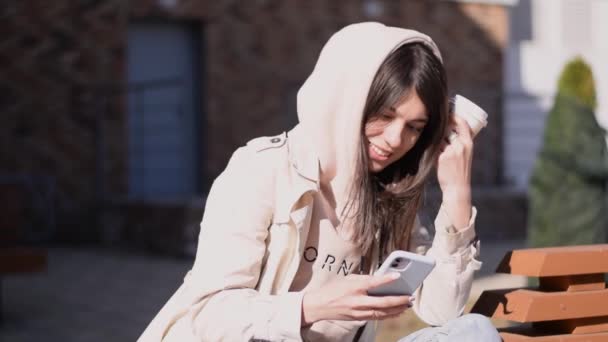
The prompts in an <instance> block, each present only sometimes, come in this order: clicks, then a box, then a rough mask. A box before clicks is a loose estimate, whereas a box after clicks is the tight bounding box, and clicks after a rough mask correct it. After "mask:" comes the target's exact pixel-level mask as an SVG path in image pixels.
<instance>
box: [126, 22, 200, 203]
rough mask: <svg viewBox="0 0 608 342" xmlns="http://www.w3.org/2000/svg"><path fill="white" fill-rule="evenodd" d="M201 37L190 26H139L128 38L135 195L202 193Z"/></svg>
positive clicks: (131, 169) (131, 167)
mask: <svg viewBox="0 0 608 342" xmlns="http://www.w3.org/2000/svg"><path fill="white" fill-rule="evenodd" d="M197 37H198V35H197V34H196V33H195V32H194V31H192V30H191V29H190V27H189V26H186V25H184V26H182V25H180V24H171V23H133V24H131V25H130V27H129V35H128V84H129V85H128V88H129V90H128V106H129V116H128V134H129V139H128V140H129V146H128V149H129V151H128V152H129V194H130V197H131V198H140V199H179V198H188V197H192V196H194V195H196V194H198V193H199V188H200V187H199V179H200V178H201V177H200V176H199V172H198V171H199V170H200V167H201V165H200V163H199V157H198V156H199V155H200V153H199V151H200V143H199V142H200V141H201V139H200V136H199V133H200V122H201V121H202V120H201V118H200V115H201V114H200V105H199V103H198V102H199V101H200V96H199V94H200V87H198V84H199V79H198V78H199V77H200V74H199V73H198V70H200V68H198V65H197V63H199V61H200V56H198V49H197V46H198V45H197V44H198V40H197Z"/></svg>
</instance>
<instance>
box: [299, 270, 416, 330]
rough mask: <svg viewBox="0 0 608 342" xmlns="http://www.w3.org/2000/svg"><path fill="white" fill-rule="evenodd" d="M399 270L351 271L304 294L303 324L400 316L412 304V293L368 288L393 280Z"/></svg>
mask: <svg viewBox="0 0 608 342" xmlns="http://www.w3.org/2000/svg"><path fill="white" fill-rule="evenodd" d="M398 277H399V274H396V273H395V274H386V275H383V276H370V275H359V274H351V275H349V276H347V277H345V278H342V279H337V280H334V281H332V282H329V283H327V284H325V285H324V286H321V287H320V288H318V289H315V290H311V291H308V292H306V293H305V294H304V298H303V301H302V326H306V325H310V324H312V323H314V322H317V321H321V320H344V321H366V320H383V319H387V318H392V317H396V316H399V315H400V314H401V313H403V312H404V311H405V310H407V309H408V308H410V307H411V303H412V301H413V300H414V298H413V297H410V296H370V295H368V294H367V291H368V290H370V289H372V288H375V287H378V286H380V285H383V284H386V283H390V282H391V281H394V280H395V279H397V278H398Z"/></svg>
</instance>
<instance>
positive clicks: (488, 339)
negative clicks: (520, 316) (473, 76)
mask: <svg viewBox="0 0 608 342" xmlns="http://www.w3.org/2000/svg"><path fill="white" fill-rule="evenodd" d="M501 341H502V339H501V338H500V336H499V335H498V331H497V330H496V328H495V327H494V325H492V322H490V320H489V319H488V318H487V317H485V316H482V315H479V314H468V315H463V316H461V317H458V318H456V319H453V320H451V321H449V322H447V323H446V324H445V325H442V326H440V327H430V328H424V329H420V330H418V331H416V332H414V333H412V334H410V335H408V336H406V337H404V338H402V339H400V340H399V341H398V342H501Z"/></svg>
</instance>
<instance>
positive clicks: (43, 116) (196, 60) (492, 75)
mask: <svg viewBox="0 0 608 342" xmlns="http://www.w3.org/2000/svg"><path fill="white" fill-rule="evenodd" d="M1 11H2V12H3V13H2V14H3V15H2V17H3V20H2V24H0V27H1V28H2V31H3V33H4V34H3V37H7V38H3V41H2V43H1V44H0V60H1V61H2V63H0V74H1V75H2V76H1V78H0V89H1V90H2V91H0V96H1V97H0V112H1V113H2V116H0V180H3V182H4V183H16V182H17V183H19V182H22V183H24V184H34V183H35V184H38V183H42V184H45V189H52V190H53V191H52V194H51V195H49V197H48V198H47V202H48V203H49V205H50V206H52V208H53V210H52V211H53V213H54V214H53V217H54V224H53V227H54V228H50V229H54V231H53V235H55V236H63V237H64V238H68V239H70V238H71V237H72V238H74V239H76V240H77V239H78V238H76V237H77V236H78V237H80V238H87V237H91V236H92V239H109V240H111V241H113V240H115V239H118V237H123V236H125V234H126V235H129V234H130V233H129V232H125V231H129V230H133V231H135V233H133V234H135V235H137V234H139V233H141V234H146V235H154V234H151V233H150V232H151V231H155V230H154V229H156V231H158V234H159V236H163V234H166V233H163V232H165V231H166V230H167V229H169V230H172V231H177V232H176V233H175V232H173V233H172V234H175V236H174V237H173V238H174V239H175V240H176V241H177V240H181V239H183V238H184V236H190V237H191V236H193V234H195V232H196V224H193V223H192V222H191V221H197V220H200V216H199V214H200V211H201V210H202V208H201V207H202V204H201V198H204V195H205V192H206V191H207V190H208V187H209V186H210V184H211V182H212V180H213V179H214V178H215V177H216V176H217V175H218V174H219V172H221V170H222V169H223V168H224V166H225V164H226V162H227V160H228V158H229V157H230V154H231V153H232V151H233V150H234V149H235V148H236V147H238V146H240V145H243V144H244V143H246V142H247V141H248V140H249V139H251V138H254V137H257V136H261V135H274V134H278V133H280V132H282V131H284V130H288V129H289V128H290V127H291V126H292V125H293V124H295V123H296V122H297V118H296V111H295V99H296V93H297V90H298V88H299V86H300V85H301V84H302V83H303V82H304V80H305V79H306V77H307V76H308V75H309V73H310V72H311V71H312V68H313V66H314V63H315V61H316V59H317V56H318V53H319V52H320V50H321V48H322V46H323V44H324V43H325V42H326V41H327V39H328V38H329V37H330V36H331V34H332V33H334V32H335V31H337V30H338V29H340V28H341V27H343V26H345V25H348V24H350V23H354V22H359V21H367V20H373V21H380V22H383V23H385V24H388V25H395V26H402V27H408V28H413V29H417V30H420V31H422V32H424V33H426V34H428V35H430V36H431V37H433V38H434V39H435V41H436V42H437V44H438V45H439V47H440V49H441V50H442V53H443V56H444V61H445V66H446V68H447V71H448V78H449V85H450V90H451V92H452V93H453V94H455V93H460V94H463V95H465V96H467V97H469V98H471V99H472V100H474V101H475V102H477V103H479V104H480V105H482V107H484V108H485V109H486V110H487V111H488V112H489V115H490V119H489V126H488V127H487V128H486V129H485V130H484V131H483V133H481V134H480V136H479V137H478V138H477V139H478V140H477V144H476V149H475V164H474V184H475V186H476V187H477V188H487V187H499V186H501V185H502V184H504V174H503V169H504V168H503V144H502V141H503V140H502V138H503V135H502V134H503V133H502V132H503V115H502V109H503V98H502V97H503V92H502V85H503V54H504V52H505V50H506V49H507V45H508V42H509V38H508V32H509V23H508V8H506V7H505V3H504V2H497V1H431V0H410V1H388V0H364V1H363V0H344V1H321V0H311V1H299V0H284V1H278V0H256V1H232V0H218V1H194V0H156V1H152V0H132V1H120V0H88V1H78V2H74V1H68V0H57V1H52V2H36V1H15V2H12V3H11V4H10V5H9V6H4V8H3V9H2V10H1ZM154 213H155V214H154ZM155 215H156V216H155ZM176 217H179V219H178V218H176ZM159 220H160V221H163V222H164V224H165V225H167V226H170V227H171V228H169V227H167V228H161V227H159V226H160V224H159V223H156V224H154V222H158V221H159ZM150 221H151V222H150ZM87 222H88V223H91V224H90V225H86V224H85V225H83V223H87ZM196 223H198V222H196ZM175 225H190V226H192V228H190V230H188V231H187V232H186V233H184V232H183V231H182V230H180V229H174V228H173V226H175ZM150 226H155V227H156V228H149V227H150ZM83 227H87V228H83ZM108 227H113V228H108ZM117 227H119V228H117ZM120 227H122V228H120ZM108 231H109V232H108ZM165 240H166V239H165Z"/></svg>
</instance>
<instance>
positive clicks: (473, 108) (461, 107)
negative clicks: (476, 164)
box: [450, 95, 488, 140]
mask: <svg viewBox="0 0 608 342" xmlns="http://www.w3.org/2000/svg"><path fill="white" fill-rule="evenodd" d="M450 102H451V106H450V107H451V108H452V113H455V114H456V115H458V116H459V117H461V118H463V119H464V120H465V121H466V122H467V123H468V124H469V127H471V132H472V134H473V137H475V136H476V135H477V133H479V131H481V129H482V128H484V127H486V126H487V125H488V113H486V111H485V110H483V109H482V108H481V107H479V106H478V105H476V104H475V103H474V102H473V101H471V100H469V99H467V98H466V97H464V96H462V95H456V96H454V97H453V98H452V99H450ZM451 139H453V138H452V135H450V140H451Z"/></svg>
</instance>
